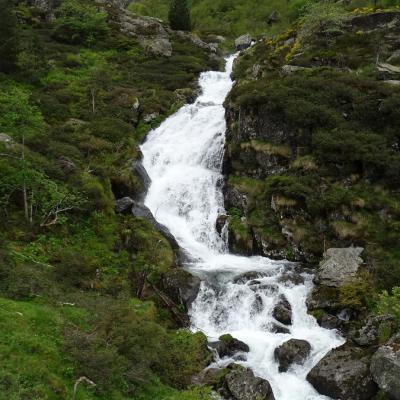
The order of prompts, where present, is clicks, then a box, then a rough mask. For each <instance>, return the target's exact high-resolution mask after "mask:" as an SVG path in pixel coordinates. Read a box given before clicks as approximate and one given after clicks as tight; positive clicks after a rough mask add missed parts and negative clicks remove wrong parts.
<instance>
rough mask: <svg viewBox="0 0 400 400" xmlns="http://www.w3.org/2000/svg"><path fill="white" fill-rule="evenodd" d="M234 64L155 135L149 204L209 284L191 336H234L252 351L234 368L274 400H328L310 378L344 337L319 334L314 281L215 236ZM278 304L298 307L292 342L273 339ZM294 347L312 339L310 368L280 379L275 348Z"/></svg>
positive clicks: (147, 153)
mask: <svg viewBox="0 0 400 400" xmlns="http://www.w3.org/2000/svg"><path fill="white" fill-rule="evenodd" d="M234 58H235V56H231V57H229V58H228V59H227V62H226V70H225V72H215V71H210V72H206V73H203V74H201V76H200V81H199V83H200V86H201V89H202V94H201V95H200V96H199V97H198V98H197V100H196V101H195V103H194V104H188V105H185V106H183V107H182V108H181V109H180V110H179V111H177V112H176V113H175V114H174V115H172V116H171V117H169V118H168V119H167V120H166V121H164V122H163V123H162V124H161V125H160V127H158V128H157V129H154V130H153V131H151V132H150V133H149V135H148V137H147V140H146V142H145V143H144V144H143V145H142V146H141V150H142V153H143V166H144V168H145V169H146V171H147V173H148V175H149V176H150V178H151V184H150V187H149V189H148V193H147V196H146V199H145V205H146V206H147V207H148V208H149V209H150V210H151V211H152V213H153V215H154V217H155V218H156V219H157V221H158V222H160V223H161V224H163V225H165V226H166V227H167V228H168V229H169V230H170V232H171V233H172V234H173V235H174V236H175V238H176V240H177V241H178V243H179V245H180V246H181V248H182V249H183V251H184V252H185V253H186V255H187V256H188V259H189V260H190V261H188V262H187V264H186V265H185V268H187V269H188V270H189V271H190V272H191V273H193V274H195V275H197V276H199V277H200V278H201V279H202V284H201V288H200V292H199V294H198V297H197V299H196V300H195V302H194V303H193V304H192V307H191V310H190V312H189V313H190V318H191V323H192V329H193V330H194V331H196V330H201V331H203V332H204V333H205V334H206V335H207V336H208V337H209V339H210V340H216V339H217V338H218V337H219V336H220V335H222V334H224V333H230V334H231V335H232V336H233V337H236V338H237V339H239V340H241V341H243V342H245V343H247V344H248V345H249V347H250V352H249V353H248V354H247V358H246V360H245V361H236V362H238V363H240V364H243V365H245V366H247V367H250V368H251V369H252V370H253V371H254V373H255V374H256V375H258V376H260V377H263V378H265V379H267V380H268V381H269V382H270V384H271V386H272V388H273V392H274V395H275V398H276V400H317V399H319V400H320V399H327V397H325V396H321V395H319V394H318V393H317V392H316V391H315V390H314V389H313V387H312V386H311V385H310V384H309V383H308V382H307V381H306V379H305V378H306V375H307V373H308V372H309V371H310V369H311V368H312V367H313V366H314V365H315V364H316V363H317V362H318V361H319V360H320V359H321V358H322V357H323V356H324V355H325V354H326V353H327V352H328V351H329V350H330V349H332V348H334V347H337V346H339V345H340V344H342V343H343V340H342V338H341V337H340V336H339V335H338V334H337V332H335V331H333V330H327V329H323V328H321V327H319V326H318V324H317V322H316V321H315V319H314V318H313V317H312V316H310V315H308V314H307V308H306V303H305V301H306V297H307V294H308V293H309V291H310V290H311V289H312V276H311V275H309V274H306V273H304V272H303V273H302V272H301V271H300V272H296V269H297V266H296V265H294V264H292V263H289V262H287V261H284V260H283V261H273V260H270V259H268V258H265V257H241V256H236V255H233V254H229V251H228V246H227V238H226V237H225V236H226V235H222V237H221V236H220V235H219V234H218V232H217V230H216V219H217V217H218V215H220V214H222V213H224V203H223V195H222V185H223V176H222V174H221V168H222V160H223V154H224V147H225V130H226V123H225V118H224V113H225V112H224V107H223V102H224V100H225V97H226V96H227V94H228V93H229V91H230V89H231V87H232V85H233V82H232V80H231V78H230V75H231V71H232V65H233V61H234ZM246 272H256V274H254V273H253V274H251V275H252V277H251V278H250V277H246V275H243V274H245V273H246ZM288 274H289V275H290V274H297V277H298V276H299V274H301V277H302V278H303V279H300V281H303V283H301V282H300V283H299V279H296V282H295V283H294V282H293V281H291V280H290V279H289V280H288V279H284V278H287V276H288ZM254 276H256V278H257V279H254ZM238 277H239V278H238ZM235 278H236V279H235ZM281 295H284V296H285V297H286V298H287V300H288V301H289V303H290V305H291V307H292V325H290V326H289V329H290V333H285V334H284V333H273V332H272V331H271V330H272V327H273V325H274V324H278V325H279V323H277V321H276V320H275V319H274V318H273V316H272V311H273V308H274V306H275V305H276V304H277V302H278V301H279V298H280V296H281ZM291 338H296V339H304V340H307V341H308V342H309V343H310V344H311V346H312V351H311V354H310V356H309V358H308V359H307V361H306V362H305V364H304V365H303V366H300V365H294V366H292V367H291V368H290V369H289V370H288V372H285V373H279V372H278V365H277V363H276V362H275V360H274V349H275V348H276V347H277V346H279V345H280V344H282V343H283V342H285V341H287V340H289V339H291ZM230 362H232V359H220V360H217V361H216V362H215V364H214V366H215V365H221V366H223V365H226V364H229V363H230Z"/></svg>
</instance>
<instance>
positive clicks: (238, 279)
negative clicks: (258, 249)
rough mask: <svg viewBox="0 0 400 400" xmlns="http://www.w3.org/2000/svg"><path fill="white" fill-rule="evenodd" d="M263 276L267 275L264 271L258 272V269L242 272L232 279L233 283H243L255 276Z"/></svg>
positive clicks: (255, 277)
mask: <svg viewBox="0 0 400 400" xmlns="http://www.w3.org/2000/svg"><path fill="white" fill-rule="evenodd" d="M263 276H268V275H267V274H266V273H264V272H259V271H249V272H244V273H243V274H240V275H238V276H236V277H235V278H234V279H233V283H238V284H243V283H246V282H249V281H253V280H255V279H257V278H262V277H263Z"/></svg>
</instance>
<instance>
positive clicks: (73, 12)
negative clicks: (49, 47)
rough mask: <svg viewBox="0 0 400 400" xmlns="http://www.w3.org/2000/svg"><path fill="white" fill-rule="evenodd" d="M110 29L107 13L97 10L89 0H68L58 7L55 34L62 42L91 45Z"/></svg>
mask: <svg viewBox="0 0 400 400" xmlns="http://www.w3.org/2000/svg"><path fill="white" fill-rule="evenodd" d="M109 30H110V28H109V26H108V24H107V14H106V13H104V12H99V11H97V9H96V7H95V6H94V5H91V4H90V3H88V2H82V1H77V0H66V1H63V2H62V4H61V6H60V7H59V8H58V9H57V19H56V21H55V27H54V31H53V36H54V37H55V38H56V39H58V40H60V41H62V42H66V43H71V44H85V45H89V46H90V45H93V44H94V43H96V42H98V41H99V40H101V39H102V38H104V37H105V36H106V35H107V33H108V32H109Z"/></svg>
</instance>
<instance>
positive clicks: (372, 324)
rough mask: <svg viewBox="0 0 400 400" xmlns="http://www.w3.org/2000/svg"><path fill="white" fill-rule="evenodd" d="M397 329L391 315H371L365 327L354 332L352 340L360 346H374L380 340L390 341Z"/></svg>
mask: <svg viewBox="0 0 400 400" xmlns="http://www.w3.org/2000/svg"><path fill="white" fill-rule="evenodd" d="M395 329H396V324H395V322H394V320H393V318H392V317H391V316H390V315H371V316H369V317H368V318H367V320H366V322H365V324H364V326H362V327H361V328H360V329H358V330H356V331H355V332H353V334H352V335H351V338H352V339H353V341H354V342H356V343H357V344H358V345H359V346H372V345H376V344H378V342H379V341H380V340H385V339H386V340H388V339H389V337H390V336H391V335H392V334H393V333H394V332H395Z"/></svg>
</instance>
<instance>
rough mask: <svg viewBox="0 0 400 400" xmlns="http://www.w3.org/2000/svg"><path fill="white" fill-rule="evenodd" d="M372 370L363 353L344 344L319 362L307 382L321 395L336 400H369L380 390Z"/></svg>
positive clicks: (308, 376)
mask: <svg viewBox="0 0 400 400" xmlns="http://www.w3.org/2000/svg"><path fill="white" fill-rule="evenodd" d="M369 367H370V366H369V358H368V357H367V356H364V352H363V351H362V350H361V349H359V348H354V347H351V346H350V345H347V344H345V345H343V346H340V347H338V348H336V349H333V350H331V351H330V352H329V353H328V354H327V355H326V356H325V357H324V358H323V359H322V360H320V362H319V363H318V364H317V365H316V366H315V367H314V368H313V369H312V370H311V371H310V372H309V373H308V375H307V380H308V382H310V383H311V384H312V385H313V386H314V388H315V389H316V390H317V391H318V392H319V393H321V394H323V395H325V396H329V397H331V398H333V399H341V400H370V399H372V398H373V396H374V395H375V394H376V393H377V386H376V384H375V383H374V381H373V380H372V376H371V374H370V371H369Z"/></svg>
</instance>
